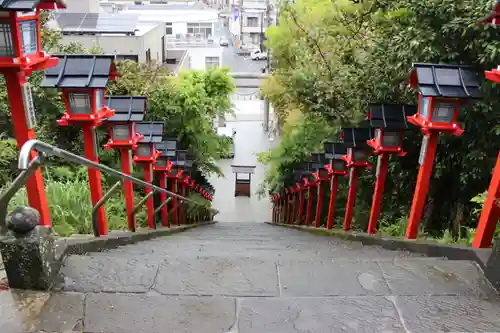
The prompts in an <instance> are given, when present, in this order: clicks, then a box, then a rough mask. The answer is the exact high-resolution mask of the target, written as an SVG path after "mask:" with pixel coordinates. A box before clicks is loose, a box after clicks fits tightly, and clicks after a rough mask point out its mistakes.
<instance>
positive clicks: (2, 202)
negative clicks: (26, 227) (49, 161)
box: [0, 154, 43, 235]
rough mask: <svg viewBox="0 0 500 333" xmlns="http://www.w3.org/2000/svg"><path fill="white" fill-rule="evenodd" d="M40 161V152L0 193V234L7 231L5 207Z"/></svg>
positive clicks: (39, 164) (38, 165)
mask: <svg viewBox="0 0 500 333" xmlns="http://www.w3.org/2000/svg"><path fill="white" fill-rule="evenodd" d="M42 161H43V155H41V154H40V155H38V156H36V157H35V158H34V159H32V160H31V161H30V163H29V165H28V168H27V169H26V170H23V171H21V173H20V174H19V175H18V176H17V177H16V179H14V181H13V182H12V183H11V184H10V185H9V186H8V187H7V190H6V191H4V192H3V193H2V194H0V235H3V234H5V233H6V232H7V224H6V221H5V219H6V218H7V209H8V208H9V202H10V200H11V199H12V198H13V197H14V195H15V194H16V193H17V192H18V191H19V190H20V189H21V188H22V187H23V186H24V185H25V184H26V182H27V181H28V179H29V178H30V177H31V175H33V174H34V173H35V172H36V170H38V168H39V167H40V166H41V165H42Z"/></svg>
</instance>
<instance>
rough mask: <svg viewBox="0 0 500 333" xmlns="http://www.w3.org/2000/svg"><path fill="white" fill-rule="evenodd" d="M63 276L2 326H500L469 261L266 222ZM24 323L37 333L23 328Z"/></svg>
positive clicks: (185, 329) (190, 234) (126, 252)
mask: <svg viewBox="0 0 500 333" xmlns="http://www.w3.org/2000/svg"><path fill="white" fill-rule="evenodd" d="M63 272H64V274H65V277H64V281H65V285H64V286H63V290H64V291H63V292H61V293H54V294H53V295H52V297H51V298H50V299H49V300H47V298H48V297H46V298H45V299H42V301H41V302H39V303H41V304H38V310H37V311H34V312H33V313H34V314H37V315H36V316H35V315H31V316H26V315H23V314H22V313H26V311H24V312H22V311H20V310H19V308H22V307H20V306H19V304H20V299H19V298H17V301H16V299H13V298H12V297H11V298H10V301H9V302H10V303H9V304H10V305H9V306H7V308H6V307H5V306H3V307H2V316H1V317H0V323H1V324H2V325H3V326H1V325H0V332H1V333H21V332H22V333H26V332H40V331H46V332H58V333H60V332H66V331H68V330H69V332H72V331H77V332H80V331H83V332H88V333H98V332H99V333H100V332H106V333H136V332H148V333H151V332H162V333H163V332H173V333H178V332H179V333H199V332H207V333H208V332H210V333H212V332H216V333H264V332H272V333H305V332H307V333H316V332H317V333H326V332H417V333H420V332H422V333H429V332H499V331H500V303H498V301H497V296H496V294H495V292H494V291H493V290H492V289H491V288H490V287H489V286H488V284H487V283H486V282H485V280H484V277H483V275H482V273H481V272H480V271H479V270H478V269H477V268H476V266H475V264H473V263H471V262H468V261H447V260H443V259H440V258H425V257H418V256H411V255H408V254H407V253H403V252H397V251H387V250H384V249H381V248H378V247H369V246H362V245H361V244H359V243H351V242H346V241H341V240H338V239H333V238H330V237H321V236H314V235H311V234H306V233H303V232H300V231H297V230H291V229H284V228H279V227H274V226H270V225H267V224H263V223H219V224H216V225H212V226H206V227H201V228H197V229H192V230H189V231H186V232H185V233H182V234H176V235H172V236H169V237H165V238H160V239H155V240H151V241H147V242H143V243H139V244H135V245H128V246H124V247H121V248H118V249H115V250H110V251H108V252H103V253H95V254H92V255H87V256H71V257H70V258H68V260H67V261H66V266H65V267H64V269H63ZM6 293H10V292H6ZM0 295H2V293H0ZM43 304H45V306H43ZM6 311H7V312H6ZM4 313H7V316H4V315H3V314H4ZM26 318H28V319H26ZM23 322H24V323H25V325H24V327H28V328H29V330H28V329H25V330H23V331H19V330H18V331H16V327H19V324H20V323H23ZM16 325H17V326H16ZM37 329H38V331H37Z"/></svg>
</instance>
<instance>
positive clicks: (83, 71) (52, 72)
mask: <svg viewBox="0 0 500 333" xmlns="http://www.w3.org/2000/svg"><path fill="white" fill-rule="evenodd" d="M54 56H56V57H58V58H59V61H58V62H57V65H56V66H54V67H51V68H49V69H47V70H46V71H45V77H44V79H43V82H42V84H41V87H44V88H106V85H107V84H108V81H109V80H110V78H111V77H112V76H114V75H115V72H116V69H115V65H114V60H115V56H114V55H104V54H103V55H101V54H96V55H94V54H63V55H54Z"/></svg>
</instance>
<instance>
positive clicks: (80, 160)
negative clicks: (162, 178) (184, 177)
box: [18, 140, 204, 206]
mask: <svg viewBox="0 0 500 333" xmlns="http://www.w3.org/2000/svg"><path fill="white" fill-rule="evenodd" d="M33 150H35V151H37V152H38V153H42V154H44V155H45V156H47V157H48V156H57V157H60V158H62V159H64V160H66V161H70V162H73V163H76V164H80V165H85V166H87V167H91V168H93V169H96V170H99V171H101V172H105V173H108V174H112V175H114V176H116V177H119V178H121V179H126V180H130V181H131V182H132V183H134V184H137V185H141V186H145V187H149V188H150V189H152V190H155V191H159V192H164V193H166V194H167V195H169V196H171V197H176V198H179V199H180V200H182V201H184V202H192V203H194V204H196V205H199V206H204V205H203V204H200V203H198V202H196V201H194V200H191V199H189V198H186V197H183V196H181V195H178V194H176V193H173V192H170V191H168V190H165V189H163V188H161V187H159V186H156V185H153V184H150V183H148V182H145V181H143V180H140V179H138V178H135V177H133V176H131V175H127V174H125V173H123V172H120V171H117V170H115V169H113V168H110V167H108V166H105V165H103V164H100V163H96V162H93V161H91V160H88V159H86V158H85V157H81V156H78V155H75V154H73V153H70V152H69V151H66V150H63V149H60V148H57V147H54V146H52V145H49V144H48V143H45V142H42V141H38V140H29V141H27V142H26V143H25V144H24V145H23V146H22V148H21V152H20V153H19V162H18V168H19V169H20V170H26V169H27V168H28V166H29V162H30V156H31V152H32V151H33Z"/></svg>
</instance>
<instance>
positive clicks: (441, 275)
mask: <svg viewBox="0 0 500 333" xmlns="http://www.w3.org/2000/svg"><path fill="white" fill-rule="evenodd" d="M379 265H380V267H381V268H382V271H383V273H384V278H385V280H386V281H387V284H388V285H389V288H390V289H391V292H392V294H393V295H462V296H475V297H480V298H487V297H491V296H494V293H492V292H491V291H492V290H491V287H490V286H489V284H488V282H487V280H486V278H485V277H484V275H483V274H482V272H481V271H480V270H479V269H478V268H477V266H476V264H475V263H473V262H471V261H457V260H453V261H448V260H427V261H425V260H420V261H413V260H406V261H397V262H380V263H379ZM495 296H496V295H495Z"/></svg>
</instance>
